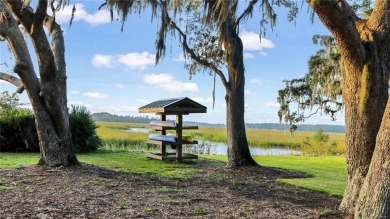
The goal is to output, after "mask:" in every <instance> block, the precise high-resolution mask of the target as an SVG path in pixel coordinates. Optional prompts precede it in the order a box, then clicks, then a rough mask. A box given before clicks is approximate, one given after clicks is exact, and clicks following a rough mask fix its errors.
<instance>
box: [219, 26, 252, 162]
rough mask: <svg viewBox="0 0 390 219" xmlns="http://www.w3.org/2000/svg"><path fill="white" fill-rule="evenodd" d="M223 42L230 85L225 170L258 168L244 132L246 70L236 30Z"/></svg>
mask: <svg viewBox="0 0 390 219" xmlns="http://www.w3.org/2000/svg"><path fill="white" fill-rule="evenodd" d="M229 32H230V34H229V36H228V37H229V38H230V39H228V40H226V42H227V43H226V44H227V45H225V48H227V49H226V51H225V52H226V62H227V65H228V75H229V83H228V84H227V85H226V86H225V87H226V97H225V99H226V130H227V148H228V153H227V154H228V166H229V167H238V166H246V165H258V164H257V163H256V161H255V160H253V158H252V156H251V154H250V151H249V145H248V140H247V137H246V132H245V119H244V114H245V92H244V88H245V76H244V73H245V69H244V58H243V49H244V48H243V44H242V40H241V38H240V37H239V36H238V34H237V33H236V30H235V29H231V30H230V31H229Z"/></svg>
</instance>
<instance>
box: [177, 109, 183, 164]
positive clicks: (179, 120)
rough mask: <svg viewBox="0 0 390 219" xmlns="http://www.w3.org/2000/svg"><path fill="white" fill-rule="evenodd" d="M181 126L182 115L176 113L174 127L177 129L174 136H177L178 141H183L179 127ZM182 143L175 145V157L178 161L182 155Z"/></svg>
mask: <svg viewBox="0 0 390 219" xmlns="http://www.w3.org/2000/svg"><path fill="white" fill-rule="evenodd" d="M182 126H183V115H177V116H176V127H177V131H176V137H177V140H178V141H179V142H181V141H183V140H182V137H183V130H182V129H181V128H182ZM182 150H183V145H182V144H178V145H177V146H176V158H177V160H178V161H180V160H181V159H182V156H183V152H182Z"/></svg>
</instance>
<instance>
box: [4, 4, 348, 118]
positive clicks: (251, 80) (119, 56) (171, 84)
mask: <svg viewBox="0 0 390 219" xmlns="http://www.w3.org/2000/svg"><path fill="white" fill-rule="evenodd" d="M101 2H102V1H76V0H72V1H71V3H72V4H76V8H77V10H76V14H75V18H74V21H73V24H72V27H70V28H69V25H68V23H69V19H70V14H71V8H72V6H69V7H66V8H65V9H64V10H62V11H60V12H58V13H57V22H59V23H60V24H61V25H62V28H63V30H64V37H65V44H66V62H67V75H68V102H69V104H73V105H84V106H86V107H87V108H88V109H89V110H90V111H91V112H110V113H113V114H118V115H136V116H139V115H144V114H139V113H138V108H139V107H141V106H143V105H145V104H146V103H149V102H152V101H154V100H158V99H163V98H171V97H185V96H186V97H189V98H192V99H193V100H195V101H198V102H199V103H201V104H203V105H205V106H207V108H208V109H207V111H208V113H207V114H194V115H190V116H187V117H186V118H185V119H186V120H191V121H199V122H210V123H225V117H226V113H225V109H226V106H225V98H224V96H225V90H224V88H223V86H222V84H221V82H220V81H219V79H218V78H217V86H216V104H215V109H212V98H211V96H212V95H211V94H212V87H213V78H212V77H211V76H208V74H205V75H203V74H198V75H195V76H193V77H192V78H191V80H190V78H189V74H188V72H187V71H186V69H185V68H184V67H183V65H184V61H183V57H182V49H181V48H180V47H179V46H178V43H177V42H178V38H172V39H169V40H168V43H169V45H168V47H167V54H166V57H165V59H164V60H163V61H162V62H161V63H160V64H159V65H158V66H155V65H154V58H155V49H154V42H155V34H156V32H157V28H158V23H156V22H153V23H152V22H151V20H150V15H149V14H147V13H145V14H143V15H138V14H136V15H130V16H129V17H128V21H127V22H126V23H125V25H124V31H123V32H121V22H120V21H113V22H111V20H110V16H109V12H108V11H107V10H101V11H98V10H97V8H98V7H99V5H100V4H101ZM246 2H247V1H241V4H243V3H246ZM255 10H256V9H255ZM277 12H278V15H279V17H278V19H277V25H276V28H275V29H274V30H273V31H271V30H269V31H268V32H267V35H266V36H265V38H262V40H261V42H260V40H259V37H258V31H259V25H258V22H259V17H260V15H259V14H256V13H255V14H254V16H253V18H252V19H250V20H248V21H246V22H245V23H243V24H242V25H241V33H240V35H241V37H242V40H243V42H244V50H245V51H244V52H245V57H246V58H245V60H244V61H245V69H246V71H245V75H246V94H245V102H246V112H245V120H246V122H248V123H265V122H279V119H278V117H277V110H278V104H277V101H276V97H277V91H278V90H279V89H282V88H283V82H282V80H284V79H290V78H296V77H301V76H303V75H304V74H305V73H306V71H307V60H308V58H309V56H310V55H312V54H314V53H315V52H316V51H317V50H318V49H319V47H318V46H315V45H313V43H312V40H311V38H312V36H313V35H314V34H328V31H327V30H326V29H325V28H324V27H323V25H322V24H321V22H320V21H319V20H318V19H317V18H315V20H314V23H311V21H310V18H309V17H310V14H309V13H307V6H306V5H305V4H304V5H303V8H302V12H300V13H299V15H298V18H297V19H296V21H295V22H294V23H289V22H288V21H287V18H286V15H285V14H286V11H285V10H283V9H278V10H277ZM0 45H1V54H0V57H1V62H4V60H5V61H6V60H8V57H9V52H8V51H7V46H6V45H5V43H3V42H2V43H0ZM31 51H33V50H32V49H31ZM32 58H33V59H34V60H35V57H34V56H33V57H32ZM12 65H13V64H11V66H12ZM0 69H1V71H8V72H9V69H7V68H5V67H4V66H0ZM0 89H1V90H3V91H4V90H8V91H10V92H14V91H15V87H13V86H12V85H9V84H7V83H5V82H0ZM20 99H21V101H22V102H28V100H27V97H26V94H25V93H24V94H22V95H20ZM307 123H312V124H318V123H326V124H344V119H343V115H342V114H340V115H339V116H338V117H337V121H336V122H331V121H330V119H329V118H328V117H326V116H322V117H318V116H316V117H314V118H311V119H309V120H307Z"/></svg>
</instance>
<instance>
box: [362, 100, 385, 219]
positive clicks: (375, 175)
mask: <svg viewBox="0 0 390 219" xmlns="http://www.w3.org/2000/svg"><path fill="white" fill-rule="evenodd" d="M389 217H390V99H389V100H388V102H387V108H386V111H385V113H384V116H383V120H382V125H381V127H380V129H379V132H378V136H377V139H376V147H375V151H374V155H373V157H372V161H371V165H370V169H369V171H368V174H367V177H366V179H365V181H364V184H363V187H362V188H361V192H360V196H359V199H358V201H357V204H356V210H355V218H364V219H370V218H373V219H374V218H389Z"/></svg>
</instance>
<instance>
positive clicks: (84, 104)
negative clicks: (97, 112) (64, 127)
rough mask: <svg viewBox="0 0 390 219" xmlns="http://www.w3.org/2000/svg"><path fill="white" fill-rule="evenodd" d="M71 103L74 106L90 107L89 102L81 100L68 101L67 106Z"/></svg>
mask: <svg viewBox="0 0 390 219" xmlns="http://www.w3.org/2000/svg"><path fill="white" fill-rule="evenodd" d="M72 105H74V106H85V107H87V109H88V110H90V108H91V107H92V105H91V104H87V103H84V102H83V101H69V102H68V107H69V108H70V107H71V106H72Z"/></svg>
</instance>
